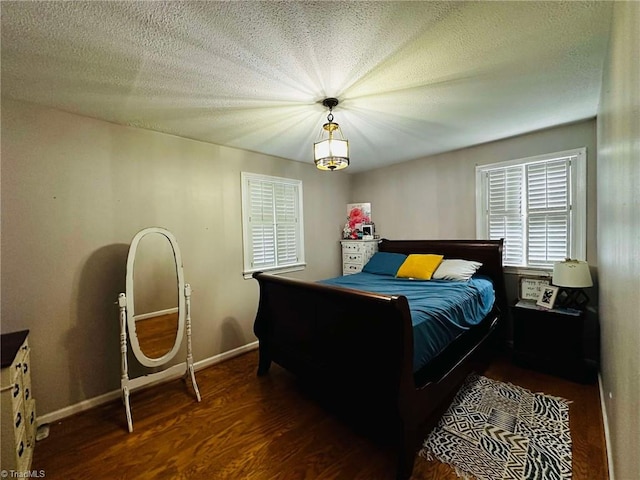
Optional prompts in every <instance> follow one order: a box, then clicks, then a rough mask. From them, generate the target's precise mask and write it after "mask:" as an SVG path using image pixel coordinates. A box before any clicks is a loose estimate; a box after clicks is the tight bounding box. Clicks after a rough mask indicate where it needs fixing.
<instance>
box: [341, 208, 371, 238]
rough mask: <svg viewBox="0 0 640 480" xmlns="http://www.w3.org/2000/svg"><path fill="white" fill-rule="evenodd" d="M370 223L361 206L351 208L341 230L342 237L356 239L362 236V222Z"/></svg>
mask: <svg viewBox="0 0 640 480" xmlns="http://www.w3.org/2000/svg"><path fill="white" fill-rule="evenodd" d="M363 223H371V219H370V218H369V216H368V215H365V213H364V211H363V210H362V209H361V208H352V209H351V211H350V212H349V216H348V217H347V223H346V224H345V226H344V229H343V231H342V237H343V238H345V239H353V240H357V239H358V238H361V237H362V230H361V228H362V224H363Z"/></svg>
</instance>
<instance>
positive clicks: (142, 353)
mask: <svg viewBox="0 0 640 480" xmlns="http://www.w3.org/2000/svg"><path fill="white" fill-rule="evenodd" d="M118 306H119V309H120V355H121V370H122V372H121V373H122V375H121V381H120V385H121V389H122V401H123V403H124V405H125V410H126V415H127V426H128V427H129V432H132V431H133V420H132V417H131V405H130V401H129V394H130V392H131V391H132V390H133V389H135V388H137V387H141V386H144V385H148V384H150V383H152V382H154V381H157V380H160V379H161V378H167V377H170V376H171V374H173V373H175V372H176V371H180V372H181V371H182V368H184V367H185V364H184V363H181V364H179V365H174V366H172V367H170V368H165V366H166V365H167V363H169V362H170V361H171V360H172V359H173V358H174V357H175V356H176V354H177V353H178V351H179V350H180V348H181V346H182V344H183V339H184V337H185V336H186V338H187V360H186V370H185V372H184V377H183V378H184V379H185V380H186V379H187V377H190V378H191V384H192V385H193V389H194V391H195V394H196V398H197V400H198V402H199V401H200V391H199V390H198V385H197V383H196V377H195V372H194V369H193V354H192V351H191V286H190V285H189V284H188V283H185V282H184V273H183V269H182V257H181V255H180V248H179V247H178V242H177V241H176V239H175V237H174V236H173V234H172V233H171V232H169V231H168V230H165V229H163V228H159V227H151V228H145V229H144V230H141V231H140V232H138V233H137V234H136V236H135V237H133V240H132V241H131V246H130V247H129V255H128V256H127V279H126V293H121V294H120V295H118ZM127 339H128V341H127ZM128 345H130V346H131V350H132V351H133V354H134V355H135V357H136V360H137V361H138V362H140V364H141V365H143V366H144V367H147V368H148V369H152V370H153V372H151V373H147V374H145V375H143V376H141V377H137V378H132V379H130V378H129V366H128V362H127V347H128Z"/></svg>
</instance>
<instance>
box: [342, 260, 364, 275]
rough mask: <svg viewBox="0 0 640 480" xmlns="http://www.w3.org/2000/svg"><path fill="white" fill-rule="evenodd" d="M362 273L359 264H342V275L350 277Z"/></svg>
mask: <svg viewBox="0 0 640 480" xmlns="http://www.w3.org/2000/svg"><path fill="white" fill-rule="evenodd" d="M361 271H362V264H359V263H343V264H342V274H343V275H351V274H352V273H360V272H361Z"/></svg>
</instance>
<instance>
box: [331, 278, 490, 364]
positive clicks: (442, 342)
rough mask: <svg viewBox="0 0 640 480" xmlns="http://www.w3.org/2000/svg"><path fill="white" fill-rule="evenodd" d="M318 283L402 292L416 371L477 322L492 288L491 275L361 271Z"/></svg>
mask: <svg viewBox="0 0 640 480" xmlns="http://www.w3.org/2000/svg"><path fill="white" fill-rule="evenodd" d="M319 283H324V284H328V285H334V286H338V287H342V288H351V289H356V290H364V291H367V292H373V293H381V294H385V295H404V296H405V297H406V298H407V300H408V302H409V308H410V310H411V323H412V324H413V347H414V348H413V370H414V372H417V371H418V370H420V369H421V368H422V367H424V366H425V365H426V364H427V363H429V361H430V360H431V359H432V358H434V357H435V356H436V355H438V354H439V353H440V352H441V351H442V350H443V349H444V348H445V347H446V346H447V345H449V343H451V342H452V341H453V340H455V339H456V338H457V337H458V336H460V335H461V334H463V333H464V332H466V331H467V330H469V329H470V328H472V327H473V326H474V325H477V324H479V323H480V322H481V321H482V319H483V318H484V317H486V316H487V315H488V314H489V312H490V311H491V309H492V307H493V304H494V302H495V292H494V289H493V283H492V282H491V279H489V278H488V277H485V276H483V275H475V276H473V277H472V278H471V279H470V280H469V281H466V282H459V281H450V280H412V279H405V278H395V277H392V276H388V275H376V274H373V273H366V272H361V273H357V274H354V275H345V276H342V277H335V278H329V279H326V280H321V281H320V282H319Z"/></svg>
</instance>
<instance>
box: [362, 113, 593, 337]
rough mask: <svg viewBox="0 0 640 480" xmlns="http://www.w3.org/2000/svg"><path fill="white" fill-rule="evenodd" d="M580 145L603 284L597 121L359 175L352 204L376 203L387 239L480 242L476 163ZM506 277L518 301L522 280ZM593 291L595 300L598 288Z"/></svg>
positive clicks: (378, 220)
mask: <svg viewBox="0 0 640 480" xmlns="http://www.w3.org/2000/svg"><path fill="white" fill-rule="evenodd" d="M579 147H587V261H588V262H589V264H590V265H591V266H592V267H594V268H592V273H593V276H594V281H595V282H597V272H596V268H595V267H596V265H597V263H598V261H597V250H596V200H597V195H596V121H595V119H594V120H588V121H584V122H580V123H576V124H572V125H565V126H561V127H556V128H552V129H548V130H542V131H538V132H533V133H529V134H526V135H521V136H518V137H513V138H509V139H506V140H501V141H497V142H491V143H487V144H483V145H477V146H474V147H470V148H466V149H463V150H456V151H453V152H448V153H443V154H440V155H434V156H431V157H427V158H422V159H418V160H415V161H412V162H407V163H402V164H398V165H393V166H390V167H386V168H381V169H377V170H372V171H369V172H365V173H361V174H358V175H356V176H355V177H354V179H353V182H352V195H351V201H358V202H364V201H370V202H371V204H372V205H371V210H372V217H373V221H374V223H375V224H376V231H377V232H378V233H379V234H380V235H381V236H383V237H387V238H392V239H393V238H414V239H419V238H435V239H465V238H475V237H476V197H475V195H476V191H475V167H476V165H485V164H488V163H494V162H500V161H504V160H512V159H516V158H525V157H531V156H535V155H540V154H544V153H552V152H558V151H562V150H569V149H573V148H579ZM506 277H507V278H506V280H507V295H508V297H509V298H510V300H513V299H515V298H516V297H517V295H518V277H517V276H516V275H509V274H507V275H506ZM588 293H589V295H590V297H591V298H594V299H595V298H596V296H597V287H594V288H593V289H589V292H588ZM509 330H510V329H509V328H507V332H508V331H509Z"/></svg>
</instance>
